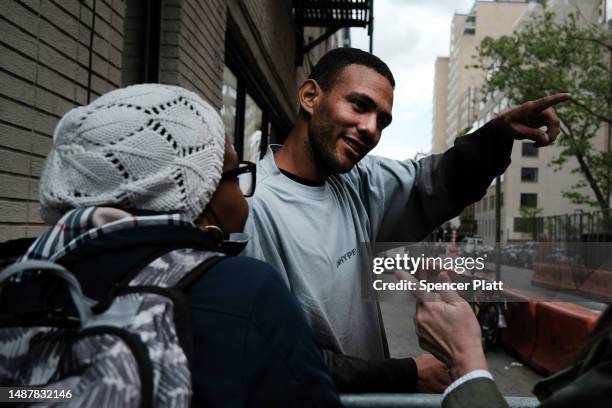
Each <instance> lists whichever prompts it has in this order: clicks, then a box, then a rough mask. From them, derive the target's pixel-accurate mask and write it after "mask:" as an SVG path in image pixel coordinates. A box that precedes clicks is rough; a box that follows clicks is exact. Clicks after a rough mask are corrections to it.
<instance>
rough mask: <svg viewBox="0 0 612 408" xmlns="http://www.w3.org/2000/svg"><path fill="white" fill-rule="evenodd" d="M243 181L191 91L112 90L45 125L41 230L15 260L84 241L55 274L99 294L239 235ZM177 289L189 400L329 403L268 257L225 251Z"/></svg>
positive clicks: (249, 190) (316, 356)
mask: <svg viewBox="0 0 612 408" xmlns="http://www.w3.org/2000/svg"><path fill="white" fill-rule="evenodd" d="M254 187H255V167H254V165H253V164H252V163H248V162H242V163H239V162H238V157H237V154H236V152H235V151H234V149H233V147H232V146H231V144H230V143H229V142H228V140H227V138H226V137H225V133H224V128H223V123H222V120H221V118H220V116H219V115H218V113H217V112H216V111H215V109H214V108H212V107H211V106H210V105H209V104H208V103H206V102H205V101H204V100H203V99H202V98H200V97H199V96H198V95H197V94H195V93H193V92H190V91H188V90H186V89H183V88H179V87H176V86H167V85H158V84H143V85H134V86H130V87H127V88H123V89H118V90H114V91H112V92H109V93H107V94H105V95H102V96H101V97H99V98H98V99H97V100H95V101H93V102H92V103H91V104H89V105H87V106H83V107H78V108H75V109H72V110H71V111H69V112H68V113H66V115H64V117H63V118H62V119H61V120H60V122H59V124H58V125H57V128H56V129H55V133H54V135H53V147H52V149H51V152H50V153H49V155H48V157H47V159H46V162H45V165H44V169H43V172H42V176H41V180H40V188H39V190H40V204H41V215H42V218H43V219H44V220H45V221H46V222H48V223H50V224H52V225H54V226H53V227H51V228H50V229H49V230H48V231H47V232H45V233H44V234H43V235H41V236H40V237H39V238H38V239H37V240H36V241H35V242H34V243H33V244H32V245H31V246H30V247H29V249H28V250H27V252H26V253H25V254H24V255H23V256H22V257H21V260H28V259H43V260H44V259H48V260H52V261H58V262H59V261H60V260H62V259H66V256H70V255H71V254H74V253H75V251H76V250H81V252H77V253H84V252H83V250H84V249H87V251H86V253H87V254H88V257H87V259H85V260H81V262H80V264H79V263H77V264H75V265H74V268H80V267H82V265H81V264H85V265H86V267H87V271H86V272H87V273H83V274H80V275H79V274H78V272H79V271H78V270H74V269H71V268H72V267H70V268H69V269H71V271H72V272H74V273H75V276H78V277H79V280H80V283H81V285H82V287H83V291H84V294H85V295H86V296H88V297H90V298H92V299H95V300H100V299H101V298H103V296H105V294H106V293H107V292H108V291H109V290H110V288H111V287H112V285H113V284H114V283H115V282H118V280H119V279H120V278H121V277H122V276H124V275H125V274H127V273H128V272H129V270H130V268H133V265H136V264H142V261H143V259H150V258H151V256H152V255H155V254H156V253H159V251H160V250H164V248H168V251H169V250H171V249H176V248H197V249H199V250H206V251H211V252H219V251H221V250H222V249H223V245H224V243H227V242H230V243H231V242H232V241H231V238H232V237H233V236H234V235H233V234H239V233H240V232H242V230H243V228H244V224H245V222H246V218H247V215H248V206H247V203H246V200H245V198H244V197H245V196H249V195H252V194H253V191H254ZM185 256H187V255H185ZM73 257H74V256H73ZM152 259H155V258H152ZM173 259H174V261H175V262H183V261H189V259H187V258H185V259H182V258H180V257H178V258H173ZM145 265H146V263H145ZM164 267H167V268H168V270H171V269H172V265H171V264H168V265H165V266H164ZM101 276H104V277H105V279H103V280H102V279H100V277H101ZM189 295H190V301H191V323H192V331H193V344H194V354H193V360H192V364H191V371H192V375H191V377H192V384H193V405H194V406H200V405H207V406H244V405H253V406H339V399H338V395H337V391H336V389H335V387H334V385H333V382H332V381H331V377H330V375H329V373H328V372H327V369H326V367H325V365H324V363H323V360H322V356H321V352H320V350H319V349H318V347H317V345H316V342H315V340H314V335H313V334H312V332H311V329H310V327H309V326H308V325H307V323H306V320H305V317H304V316H303V313H302V311H301V309H300V308H299V306H298V305H297V303H296V302H295V300H294V298H293V296H292V295H291V293H290V292H289V291H288V290H287V288H286V287H285V285H284V283H283V282H282V281H281V279H280V278H279V274H278V272H277V271H275V270H274V269H273V268H271V267H270V266H269V265H267V264H265V263H263V262H261V261H257V260H255V259H252V258H247V257H225V258H224V259H223V260H222V261H221V262H218V263H216V264H215V265H214V266H212V267H211V268H210V269H209V270H208V271H207V272H206V273H205V274H204V275H203V276H202V277H201V278H199V279H198V280H197V281H196V282H195V283H194V284H193V286H192V287H191V289H190V292H189ZM14 301H16V302H18V301H19V300H18V299H15V300H14Z"/></svg>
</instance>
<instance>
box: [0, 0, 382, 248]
mask: <svg viewBox="0 0 612 408" xmlns="http://www.w3.org/2000/svg"><path fill="white" fill-rule="evenodd" d="M314 7H315V8H316V7H319V9H318V10H317V11H318V12H319V15H321V16H323V17H325V18H326V20H325V18H322V19H320V20H321V22H320V23H318V24H313V25H318V26H319V27H307V26H306V27H304V26H305V25H306V24H304V23H303V22H300V21H298V19H297V17H296V15H295V13H294V11H293V10H292V2H289V1H280V0H207V1H199V0H163V1H162V0H84V1H79V0H4V1H2V18H1V19H0V34H1V35H0V241H3V240H6V239H11V238H17V237H24V236H35V235H38V234H40V233H41V231H43V230H44V228H45V227H44V226H43V223H42V220H41V219H40V217H39V208H38V203H37V201H38V191H37V189H38V179H39V177H40V173H41V168H42V165H43V162H44V158H45V156H46V154H47V152H48V151H49V149H50V147H51V143H52V135H53V130H54V128H55V125H56V123H57V121H58V119H59V118H60V117H61V116H62V115H63V114H64V113H65V112H66V111H67V110H69V109H71V108H72V107H75V106H78V105H83V104H86V103H87V102H88V100H93V99H95V98H96V97H97V96H99V95H101V94H102V93H105V92H107V91H110V90H112V89H114V88H117V87H121V86H125V85H129V84H134V83H142V82H161V83H167V84H176V85H180V86H183V87H186V88H188V89H191V90H193V91H195V92H197V93H199V94H200V95H201V96H202V97H204V98H205V99H206V100H208V101H209V102H210V103H211V104H212V105H214V106H215V107H216V108H218V109H219V110H220V111H221V112H222V115H223V118H224V122H225V124H226V130H227V131H228V133H230V134H231V135H232V137H233V140H234V144H235V146H236V148H237V150H238V152H239V153H240V154H241V155H242V156H243V157H245V158H246V157H249V158H254V157H257V156H258V155H259V154H260V152H261V151H263V150H264V149H265V147H266V146H267V144H268V143H269V142H272V141H282V140H283V138H284V135H285V133H286V132H287V130H288V129H289V127H290V126H291V123H292V120H293V118H294V115H295V112H296V88H297V85H298V81H300V80H301V79H303V78H304V77H305V75H306V74H307V73H308V72H309V70H310V68H311V66H312V64H313V63H315V62H316V61H317V60H318V58H319V57H320V55H322V54H323V52H324V51H326V50H327V49H330V48H332V47H337V46H343V45H348V40H349V38H348V29H341V30H339V31H335V28H337V26H338V25H342V24H344V25H345V26H346V25H353V26H354V25H355V24H357V25H359V24H362V25H363V24H367V23H368V18H370V17H371V11H372V9H371V2H368V1H365V2H361V3H360V5H359V7H360V10H359V11H358V13H361V14H359V16H360V18H361V19H362V20H363V21H357V20H356V19H355V18H354V19H353V20H352V21H348V22H347V21H341V22H339V21H338V20H337V18H338V17H337V16H339V15H340V14H338V13H336V14H334V13H333V12H331V11H330V12H329V13H328V14H325V12H326V11H328V10H325V7H329V5H320V6H318V5H316V4H315V6H314ZM368 12H369V13H370V14H369V15H368ZM358 13H355V14H353V16H355V15H358ZM326 16H327V17H326ZM334 18H336V20H334ZM330 21H331V22H332V23H336V25H335V26H334V30H331V31H335V32H334V34H333V35H331V36H325V37H323V38H322V41H321V42H319V43H318V45H317V46H316V47H313V48H312V49H310V50H309V51H307V52H306V53H303V49H302V47H303V46H304V45H306V44H308V43H310V42H312V41H313V40H315V39H317V38H319V37H320V36H321V34H323V33H325V32H329V31H328V30H327V28H328V27H329V26H330V25H331V23H330ZM369 22H370V23H371V20H370V21H369ZM296 39H303V42H302V43H300V41H296ZM296 61H297V63H296Z"/></svg>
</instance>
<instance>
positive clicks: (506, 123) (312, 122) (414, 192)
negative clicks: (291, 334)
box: [245, 48, 570, 392]
mask: <svg viewBox="0 0 612 408" xmlns="http://www.w3.org/2000/svg"><path fill="white" fill-rule="evenodd" d="M394 86H395V81H394V79H393V75H392V74H391V71H390V70H389V68H388V67H387V65H386V64H385V63H384V62H382V61H381V60H380V59H378V58H377V57H375V56H373V55H371V54H369V53H366V52H363V51H361V50H356V49H350V48H339V49H335V50H332V51H330V52H329V53H327V54H326V55H324V56H323V57H322V58H321V60H320V61H319V63H318V64H317V65H316V66H315V67H314V68H313V70H312V73H311V75H310V77H309V78H308V79H307V80H305V81H304V82H303V83H302V85H301V86H300V88H299V90H298V99H299V113H298V116H297V118H296V121H295V124H294V127H293V129H292V130H291V132H290V133H289V135H288V137H287V139H286V142H285V144H284V145H282V146H271V147H270V148H269V150H268V152H267V154H266V156H265V157H264V158H263V159H262V160H261V161H260V162H259V163H258V166H257V172H258V175H257V179H258V180H257V189H256V193H255V196H254V197H253V198H252V200H251V201H250V209H251V211H250V216H249V219H248V221H247V226H246V231H247V232H248V233H249V234H250V235H251V240H250V242H249V245H248V246H247V248H246V250H245V254H246V255H250V256H253V257H256V258H260V259H263V260H265V261H267V262H269V263H270V264H272V265H273V266H275V267H276V268H277V269H278V270H279V271H280V273H281V275H282V278H283V279H284V280H285V282H286V283H287V285H288V286H289V288H290V289H291V291H292V292H293V293H294V295H295V296H296V298H297V299H298V301H299V302H300V304H301V305H302V307H303V309H304V311H305V312H306V315H307V317H308V320H309V323H310V325H311V326H312V328H313V329H314V331H315V335H316V336H317V339H318V341H319V344H320V346H321V347H322V349H323V352H324V357H325V360H326V362H327V364H328V366H329V368H330V370H331V372H332V375H333V378H334V381H335V382H336V385H337V386H338V388H339V390H340V391H341V392H376V391H378V392H415V391H417V390H418V391H421V392H428V391H429V392H431V391H436V390H441V389H442V388H444V386H446V385H448V382H449V377H448V374H447V373H446V370H445V367H444V366H443V365H442V364H441V363H440V362H438V361H437V360H435V359H434V358H433V357H431V356H419V357H417V358H416V359H390V358H389V353H388V347H387V342H386V338H385V333H384V328H383V326H382V320H381V317H380V310H379V306H378V304H377V303H376V302H372V301H368V300H365V299H363V298H362V286H361V285H362V280H361V277H360V274H359V270H360V257H361V256H363V255H364V254H361V253H360V243H361V242H376V241H378V242H384V241H402V242H407V241H419V240H421V239H423V238H424V237H425V236H426V235H427V234H428V233H429V232H430V231H432V230H433V229H434V228H436V227H438V226H439V225H440V224H442V223H443V222H445V221H446V220H448V219H450V218H452V217H454V216H456V215H457V214H459V213H460V212H461V210H462V209H463V208H464V207H465V206H466V205H468V204H470V203H472V202H474V201H477V200H479V199H480V198H482V196H483V195H484V194H485V192H486V189H487V187H488V186H489V185H490V183H491V181H492V180H493V178H494V177H495V176H496V175H498V174H501V173H503V172H504V170H505V169H506V167H507V166H508V165H509V164H510V153H511V150H512V143H513V140H514V139H531V140H534V141H535V143H536V146H544V145H547V144H549V143H552V142H553V141H554V139H555V138H556V136H557V135H558V133H559V120H558V118H557V116H556V115H555V113H554V111H553V110H552V108H551V106H552V105H554V104H555V103H558V102H561V101H563V100H566V99H568V98H569V97H570V96H569V95H567V94H559V95H554V96H549V97H546V98H543V99H540V100H538V101H533V102H528V103H526V104H524V105H521V106H519V107H518V108H515V109H513V110H511V111H508V112H506V113H504V114H501V115H500V116H498V117H496V118H495V119H493V120H492V121H491V122H489V123H487V124H486V125H485V126H483V127H482V128H481V129H479V130H477V131H476V132H474V133H473V134H471V135H467V136H465V137H461V138H458V139H457V140H456V142H455V145H454V146H453V147H452V148H450V149H449V150H448V151H446V152H445V153H444V154H441V155H433V156H429V157H426V158H424V159H421V160H420V161H418V162H417V161H411V160H409V161H405V162H401V161H395V160H390V159H386V158H381V157H375V156H366V154H367V153H368V152H369V151H370V150H372V149H373V148H374V147H375V146H376V145H377V143H378V141H379V140H380V137H381V133H382V130H383V129H384V128H385V127H387V126H388V125H389V124H390V123H391V119H392V116H391V109H392V105H393V89H394ZM543 125H545V126H548V130H547V131H546V132H544V131H542V130H540V129H538V128H539V127H541V126H543Z"/></svg>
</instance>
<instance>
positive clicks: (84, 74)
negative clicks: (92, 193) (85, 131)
mask: <svg viewBox="0 0 612 408" xmlns="http://www.w3.org/2000/svg"><path fill="white" fill-rule="evenodd" d="M92 5H93V0H88V1H85V2H80V1H78V0H23V1H3V2H2V16H1V17H0V56H1V57H0V241H2V240H6V239H11V238H17V237H23V236H35V235H38V234H40V232H41V231H42V230H44V227H43V223H42V220H41V219H40V217H39V208H38V203H37V202H38V179H39V177H40V172H41V169H42V164H43V161H44V158H45V156H46V154H47V153H48V151H49V149H50V147H51V138H52V135H53V129H54V128H55V125H56V123H57V121H58V119H59V118H60V117H61V116H62V115H63V114H64V113H65V112H66V111H67V110H69V109H70V108H72V107H74V106H77V105H82V104H84V103H86V102H87V84H88V67H89V50H88V48H89V39H90V32H91V31H90V26H91V22H92V17H93V13H92ZM124 9H125V4H124V3H123V2H122V1H120V0H96V22H95V36H94V42H93V55H92V78H91V87H92V94H91V98H92V99H93V98H95V97H96V96H97V95H100V94H102V93H104V92H107V91H109V90H111V89H114V88H116V87H118V86H120V85H121V50H122V44H123V36H122V31H123V18H124Z"/></svg>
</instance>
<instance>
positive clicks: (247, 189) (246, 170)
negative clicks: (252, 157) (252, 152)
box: [221, 161, 257, 197]
mask: <svg viewBox="0 0 612 408" xmlns="http://www.w3.org/2000/svg"><path fill="white" fill-rule="evenodd" d="M256 168H257V167H256V166H255V163H253V162H250V161H241V162H240V163H238V167H236V168H235V169H232V170H228V171H226V172H225V173H223V174H222V175H221V179H222V180H223V179H226V178H231V177H238V185H239V186H240V191H242V194H243V195H244V196H245V197H250V196H252V195H253V193H254V192H255V173H256Z"/></svg>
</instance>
